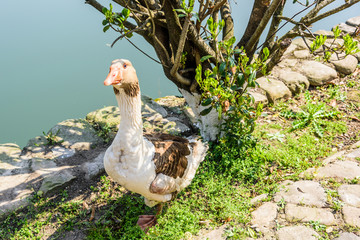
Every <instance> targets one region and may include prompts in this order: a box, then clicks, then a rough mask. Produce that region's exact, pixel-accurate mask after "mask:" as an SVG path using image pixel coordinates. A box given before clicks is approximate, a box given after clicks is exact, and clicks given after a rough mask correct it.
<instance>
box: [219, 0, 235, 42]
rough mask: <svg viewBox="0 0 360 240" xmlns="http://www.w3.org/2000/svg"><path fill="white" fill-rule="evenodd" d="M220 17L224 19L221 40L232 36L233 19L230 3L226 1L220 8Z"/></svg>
mask: <svg viewBox="0 0 360 240" xmlns="http://www.w3.org/2000/svg"><path fill="white" fill-rule="evenodd" d="M220 12H221V18H222V19H224V21H225V27H224V28H223V40H224V41H227V40H229V39H230V38H232V37H233V36H234V21H233V19H232V16H231V11H230V4H229V2H228V1H227V2H226V3H225V4H224V5H223V6H222V7H221V9H220Z"/></svg>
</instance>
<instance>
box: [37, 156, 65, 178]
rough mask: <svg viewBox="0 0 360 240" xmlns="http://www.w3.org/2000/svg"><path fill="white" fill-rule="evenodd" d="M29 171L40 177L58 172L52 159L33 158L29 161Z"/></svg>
mask: <svg viewBox="0 0 360 240" xmlns="http://www.w3.org/2000/svg"><path fill="white" fill-rule="evenodd" d="M31 170H32V171H33V172H35V173H36V174H38V175H40V176H43V177H44V176H46V175H48V174H52V173H53V172H56V171H57V170H59V169H58V168H57V166H56V163H55V162H54V160H52V159H45V158H38V157H35V158H34V157H33V158H32V159H31Z"/></svg>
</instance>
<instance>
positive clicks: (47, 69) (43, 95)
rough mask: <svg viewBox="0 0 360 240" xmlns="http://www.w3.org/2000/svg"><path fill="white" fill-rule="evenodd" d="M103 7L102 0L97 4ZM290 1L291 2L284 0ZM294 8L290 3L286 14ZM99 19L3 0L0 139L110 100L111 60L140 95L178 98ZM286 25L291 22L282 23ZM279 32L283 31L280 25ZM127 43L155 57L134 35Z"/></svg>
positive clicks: (239, 16)
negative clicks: (124, 67)
mask: <svg viewBox="0 0 360 240" xmlns="http://www.w3.org/2000/svg"><path fill="white" fill-rule="evenodd" d="M100 2H101V3H103V4H104V5H105V6H108V3H109V1H100ZM291 2H292V1H291ZM338 2H340V3H343V1H338ZM232 5H233V6H232V8H233V11H235V12H236V14H235V15H234V21H235V22H237V23H238V22H244V24H243V25H241V24H240V26H238V28H237V29H235V33H236V35H237V36H241V33H242V32H243V31H244V29H245V27H246V26H245V24H246V23H247V19H248V17H249V13H250V11H251V8H252V1H250V0H244V1H241V0H238V1H237V2H233V3H232ZM359 10H360V6H359V4H357V5H355V6H353V7H352V8H351V9H348V10H346V11H344V12H342V13H341V14H337V15H335V16H333V17H331V18H330V19H326V20H323V21H322V22H320V23H317V24H316V25H315V26H314V29H330V28H331V27H332V26H334V25H335V24H337V23H339V22H343V21H345V20H347V19H348V18H350V17H354V16H358V15H359V12H360V11H359ZM296 11H297V9H296V8H294V7H293V8H290V10H289V12H288V13H287V14H286V15H287V16H291V15H292V14H293V13H295V12H296ZM102 20H103V16H102V15H101V14H100V13H99V12H97V11H96V10H95V9H93V8H92V7H91V6H89V5H86V4H84V1H83V0H61V1H55V0H36V1H27V0H17V1H11V0H5V1H2V4H1V8H0V30H1V32H0V36H1V38H0V143H6V142H13V143H17V144H18V145H20V146H21V147H23V146H25V145H26V142H27V140H29V139H30V138H32V137H35V136H38V135H42V132H43V131H45V132H47V131H48V130H49V129H50V128H51V127H52V126H54V125H55V124H56V123H58V122H60V121H63V120H66V119H69V118H84V117H85V116H86V114H87V113H88V112H90V111H93V110H95V109H98V108H101V107H104V106H108V105H115V104H116V101H115V98H114V96H113V91H112V89H111V87H104V86H103V80H104V79H105V77H106V75H107V73H108V69H109V66H110V63H111V61H112V60H113V59H116V58H125V59H129V60H131V61H132V62H133V64H134V66H135V68H136V69H137V73H138V76H139V79H140V86H141V91H142V94H145V95H148V96H150V97H152V98H157V97H161V96H166V95H179V92H178V90H177V89H176V87H175V85H174V84H172V83H171V82H170V81H169V80H167V79H166V77H165V76H164V74H163V72H162V68H161V66H160V65H159V64H157V63H155V62H153V61H152V60H150V59H149V58H147V57H146V56H144V55H143V54H141V53H140V52H139V51H138V50H136V49H135V48H134V47H132V46H131V45H130V44H129V43H128V42H127V41H119V42H118V43H117V44H116V45H115V46H114V48H110V47H109V44H111V43H112V42H113V40H114V39H115V38H116V37H117V35H116V34H115V33H113V32H111V31H110V30H109V31H108V32H107V33H105V34H104V33H103V32H102V25H101V21H102ZM288 25H289V27H288V28H290V27H291V25H290V24H288ZM285 30H286V29H285ZM132 40H133V42H134V43H135V44H136V45H137V46H139V47H140V48H142V49H144V50H145V51H146V52H147V53H148V54H150V55H151V56H153V57H155V56H156V55H155V53H154V51H153V50H152V49H151V47H149V46H148V45H147V43H146V42H145V41H144V40H142V39H141V38H140V37H136V36H135V37H134V38H132Z"/></svg>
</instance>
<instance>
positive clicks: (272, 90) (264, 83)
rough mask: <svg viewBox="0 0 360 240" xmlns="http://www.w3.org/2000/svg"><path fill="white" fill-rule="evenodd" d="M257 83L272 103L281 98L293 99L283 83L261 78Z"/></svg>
mask: <svg viewBox="0 0 360 240" xmlns="http://www.w3.org/2000/svg"><path fill="white" fill-rule="evenodd" d="M256 82H257V83H258V84H259V85H260V88H262V89H263V90H265V92H266V97H267V98H268V100H269V102H271V103H274V102H275V101H276V100H277V99H280V98H285V99H286V98H290V97H291V92H290V90H289V89H288V88H287V87H286V86H285V84H284V83H283V82H281V81H278V80H275V79H267V78H266V77H261V78H258V79H257V80H256Z"/></svg>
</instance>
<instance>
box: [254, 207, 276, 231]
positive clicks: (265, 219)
mask: <svg viewBox="0 0 360 240" xmlns="http://www.w3.org/2000/svg"><path fill="white" fill-rule="evenodd" d="M277 209H278V206H277V204H276V203H272V202H266V203H264V204H263V205H261V206H260V207H259V208H258V209H256V210H255V211H253V212H252V213H251V216H252V220H251V224H253V226H254V227H256V228H259V230H260V231H261V232H268V231H269V230H270V229H271V228H272V227H273V226H274V225H275V222H274V220H275V219H276V216H277Z"/></svg>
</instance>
